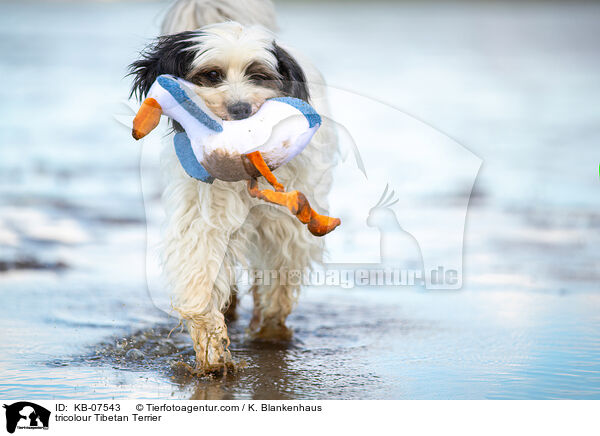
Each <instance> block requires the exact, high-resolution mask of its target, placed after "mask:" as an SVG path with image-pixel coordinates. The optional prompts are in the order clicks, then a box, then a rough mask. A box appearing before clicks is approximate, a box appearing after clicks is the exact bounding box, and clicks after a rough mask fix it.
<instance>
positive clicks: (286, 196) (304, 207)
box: [248, 179, 341, 236]
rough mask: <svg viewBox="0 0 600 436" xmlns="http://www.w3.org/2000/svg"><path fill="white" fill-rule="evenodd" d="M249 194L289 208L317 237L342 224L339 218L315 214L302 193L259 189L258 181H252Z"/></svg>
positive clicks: (249, 185)
mask: <svg viewBox="0 0 600 436" xmlns="http://www.w3.org/2000/svg"><path fill="white" fill-rule="evenodd" d="M248 192H249V193H250V195H251V196H252V197H254V198H260V199H261V200H264V201H267V202H269V203H273V204H278V205H280V206H285V207H287V208H288V209H289V210H290V212H291V213H293V214H294V215H296V218H298V220H299V221H300V222H301V223H303V224H308V230H309V231H310V232H311V233H312V234H313V235H315V236H323V235H326V234H327V233H329V232H331V231H332V230H333V229H335V228H336V227H337V226H339V225H340V224H341V221H340V219H339V218H331V217H328V216H326V215H320V214H318V213H317V212H315V211H314V210H313V209H312V208H311V207H310V204H309V202H308V200H307V199H306V197H305V196H304V194H303V193H302V192H300V191H291V192H276V191H272V190H270V189H259V188H258V181H257V180H256V179H251V180H249V181H248Z"/></svg>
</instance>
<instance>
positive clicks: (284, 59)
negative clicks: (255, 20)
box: [130, 22, 309, 120]
mask: <svg viewBox="0 0 600 436" xmlns="http://www.w3.org/2000/svg"><path fill="white" fill-rule="evenodd" d="M130 73H131V74H132V75H133V76H134V81H133V87H132V90H131V94H132V95H134V94H135V95H136V96H137V97H138V98H139V99H142V98H144V97H145V96H146V94H147V93H148V91H149V90H150V87H151V86H152V84H153V83H154V81H155V80H156V78H157V77H158V76H159V75H161V74H172V75H174V76H177V77H182V78H184V79H186V80H188V81H190V82H192V83H194V84H195V85H197V87H196V89H195V91H196V92H197V93H198V95H200V96H201V97H202V98H203V99H204V100H205V102H206V104H207V106H208V107H209V108H210V109H211V110H212V111H213V112H214V113H215V114H216V115H217V116H219V117H220V118H222V119H225V120H239V119H243V118H247V117H249V116H250V115H253V114H254V113H255V112H256V111H257V110H258V108H260V106H261V105H262V104H263V102H264V101H265V100H266V99H268V98H272V97H281V96H291V97H296V98H300V99H302V100H305V101H308V99H309V94H308V87H307V84H306V78H305V75H304V72H303V71H302V68H301V67H300V65H299V64H298V62H297V61H296V60H295V59H294V58H293V57H292V56H291V55H290V54H289V53H288V52H287V51H285V50H284V49H282V48H281V47H280V46H279V45H277V43H276V42H275V40H274V37H273V34H272V33H271V32H269V31H268V30H266V29H264V28H262V27H259V26H250V27H245V26H242V25H241V24H239V23H236V22H226V23H219V24H213V25H209V26H205V27H203V28H201V29H199V30H197V31H191V32H182V33H176V34H173V35H166V36H161V37H159V38H158V39H157V40H156V41H155V42H154V43H153V44H151V45H149V46H148V47H147V48H146V50H145V51H144V52H142V54H141V58H140V59H139V60H137V61H135V62H133V63H132V64H131V66H130Z"/></svg>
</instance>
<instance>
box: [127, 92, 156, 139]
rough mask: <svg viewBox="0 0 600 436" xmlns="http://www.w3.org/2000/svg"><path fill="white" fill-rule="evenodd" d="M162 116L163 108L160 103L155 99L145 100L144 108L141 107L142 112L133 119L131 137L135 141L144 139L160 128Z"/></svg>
mask: <svg viewBox="0 0 600 436" xmlns="http://www.w3.org/2000/svg"><path fill="white" fill-rule="evenodd" d="M161 115H162V108H161V107H160V105H159V104H158V102H157V101H156V100H155V99H153V98H147V99H146V100H144V102H143V103H142V107H140V110H139V111H138V113H137V115H136V116H135V118H134V119H133V130H132V131H131V135H132V136H133V137H134V138H135V139H142V138H143V137H144V136H146V135H147V134H148V133H150V132H151V131H152V130H154V128H155V127H156V126H158V123H159V121H160V116H161Z"/></svg>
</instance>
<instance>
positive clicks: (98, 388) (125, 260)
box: [0, 3, 600, 399]
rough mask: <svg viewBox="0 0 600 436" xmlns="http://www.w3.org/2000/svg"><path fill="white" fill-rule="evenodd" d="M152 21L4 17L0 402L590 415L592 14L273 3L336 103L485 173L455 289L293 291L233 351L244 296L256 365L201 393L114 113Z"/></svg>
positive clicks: (69, 9) (598, 316)
mask: <svg viewBox="0 0 600 436" xmlns="http://www.w3.org/2000/svg"><path fill="white" fill-rule="evenodd" d="M163 7H164V4H162V3H159V4H156V3H150V4H143V3H131V4H128V3H125V4H122V3H117V4H112V3H99V4H95V3H92V4H74V3H69V4H46V3H40V4H38V5H35V7H32V6H31V5H30V4H28V5H19V4H18V3H2V5H1V6H0V10H1V11H2V13H0V24H1V25H0V33H1V37H0V59H2V61H0V75H1V76H2V77H3V78H6V81H7V83H10V84H11V86H4V87H2V88H0V97H1V98H2V101H3V102H4V107H5V108H9V110H5V111H4V112H3V113H2V117H0V193H1V195H0V249H1V251H0V295H1V298H2V303H3V304H2V305H0V330H1V331H2V342H1V343H0V347H1V348H0V371H1V373H2V379H1V380H0V396H1V397H3V398H6V399H22V398H28V399H34V398H90V399H91V398H95V399H100V398H196V399H228V398H255V399H277V398H279V399H295V398H346V399H348V398H356V399H363V398H600V343H599V342H600V339H599V336H598V331H600V310H599V309H600V293H599V292H598V291H599V289H598V283H600V256H599V254H600V252H599V248H598V247H600V243H599V242H600V241H599V239H598V238H599V235H598V232H597V229H598V226H599V225H600V214H599V213H598V210H599V208H598V206H600V204H599V202H600V200H599V197H598V195H597V189H598V179H597V172H596V171H597V167H596V165H597V163H598V161H599V159H598V158H599V157H600V156H599V155H598V147H597V141H598V134H599V131H598V129H597V127H596V126H597V110H596V109H595V108H596V106H595V102H597V101H598V99H599V97H600V86H598V82H597V71H598V67H600V65H598V63H599V62H600V56H598V54H599V53H598V48H597V44H594V43H592V41H597V39H598V36H599V35H598V32H599V30H598V27H597V25H596V23H597V21H598V17H599V15H600V7H598V6H595V5H578V6H570V7H568V6H566V5H561V4H551V5H540V4H535V5H512V6H510V7H509V6H504V5H502V4H485V5H478V4H462V5H461V6H460V7H456V6H455V7H451V6H441V5H436V6H435V8H433V6H428V5H416V4H409V5H403V4H399V5H390V4H386V5H384V6H381V7H373V6H371V5H370V6H369V7H366V6H365V7H363V6H360V5H356V4H354V5H344V8H343V10H340V8H339V6H337V5H321V4H319V5H316V4H315V5H312V6H311V10H310V11H307V10H305V9H302V8H300V7H299V6H295V5H288V4H286V5H282V6H281V8H280V12H281V17H282V26H281V27H282V29H283V34H284V36H285V37H286V39H287V40H288V41H291V42H293V43H295V44H296V45H298V46H299V47H300V48H301V49H302V50H303V51H304V52H306V53H307V54H308V55H310V56H311V57H312V58H313V59H314V60H315V61H316V62H317V63H318V64H319V66H320V67H321V68H322V69H323V71H324V72H325V73H326V75H327V77H329V78H330V82H331V83H332V84H333V85H336V86H338V87H339V88H342V89H343V88H347V89H352V90H362V94H369V95H370V96H371V97H373V98H379V99H381V100H384V101H387V102H388V103H391V104H393V105H395V106H397V107H399V108H401V109H403V110H405V111H406V112H408V113H410V114H414V115H415V116H416V117H417V118H420V119H423V120H425V121H427V122H429V123H431V124H432V125H434V126H435V127H437V128H439V129H440V130H441V131H443V132H446V133H448V134H450V136H452V137H454V138H455V139H457V140H458V141H459V142H460V143H462V144H465V145H466V146H468V147H469V148H470V149H471V150H472V151H473V152H474V153H476V154H477V155H478V156H480V157H481V158H482V159H483V161H484V165H483V168H482V170H481V173H480V177H479V179H478V181H477V185H476V196H475V197H473V198H472V199H471V204H470V206H471V208H470V211H469V215H468V222H467V232H466V240H465V256H464V265H465V286H464V289H463V290H462V291H458V292H442V291H439V292H426V291H423V290H415V289H383V288H370V289H359V288H355V289H349V290H347V289H321V288H312V289H307V290H306V292H304V294H303V296H302V298H301V300H300V303H299V306H298V308H297V310H296V311H295V312H294V313H293V315H292V316H291V317H290V325H291V327H292V328H293V329H294V331H295V338H294V341H293V342H292V343H290V344H270V345H268V344H264V343H257V342H252V341H250V340H249V339H248V338H247V337H246V336H245V334H244V329H245V327H246V326H247V324H248V321H249V313H250V301H249V298H248V297H245V298H243V299H242V304H241V305H242V307H241V310H240V319H239V320H238V321H236V322H234V323H233V324H232V325H231V326H230V333H231V339H232V345H231V348H232V351H233V353H234V356H235V358H236V359H238V360H240V361H241V360H243V361H245V362H246V363H247V367H246V368H244V369H242V370H240V371H238V372H237V373H235V374H229V375H228V376H227V377H225V378H218V377H207V378H203V379H196V378H192V377H189V376H188V375H187V374H186V372H185V371H181V368H180V365H178V364H177V362H191V360H192V359H193V356H192V348H191V345H190V342H189V338H188V337H187V336H186V335H185V334H182V333H180V332H179V331H178V330H177V329H176V327H177V323H176V321H175V320H174V319H172V318H169V317H168V316H167V315H166V314H164V313H163V312H161V311H159V310H157V309H156V308H155V307H154V306H153V305H152V304H151V302H150V299H149V298H148V294H147V288H146V284H145V236H146V233H145V225H144V209H143V204H142V195H141V192H140V181H139V156H140V154H139V148H138V146H137V145H135V144H133V141H131V140H129V139H128V138H129V136H128V132H127V129H125V128H124V127H123V126H121V125H119V123H117V122H115V121H114V119H113V118H112V115H113V114H115V113H121V112H120V111H121V108H120V106H119V102H120V101H121V100H122V99H123V96H125V95H127V87H128V84H127V80H121V78H122V77H123V75H124V74H125V66H126V65H127V64H128V63H129V62H130V61H131V60H132V59H133V58H134V57H135V55H136V52H137V50H138V49H139V48H140V47H141V45H142V44H143V41H144V38H145V37H150V36H152V35H153V34H154V33H155V32H156V28H157V23H158V18H157V17H158V14H159V12H160V11H161V9H162V8H163ZM315 8H317V9H318V8H320V10H319V11H316V10H315ZM441 9H443V10H441ZM132 17H135V19H132ZM436 17H443V20H442V19H441V18H436ZM306 22H311V23H312V25H313V31H312V32H311V34H306V32H305V29H304V28H303V27H302V25H303V23H306ZM425 23H426V24H427V25H425ZM359 26H360V28H361V29H363V30H362V31H361V35H360V38H357V36H356V32H355V29H356V28H359ZM557 28H561V29H564V31H563V32H556V29H557ZM323 41H326V44H323ZM349 41H352V44H349V43H348V42H349ZM373 47H377V49H376V50H374V49H373ZM331 52H335V53H339V55H340V56H338V57H337V58H332V56H331ZM356 53H360V56H361V58H360V59H358V58H357V54H356ZM357 59H358V60H357ZM375 77H376V78H377V80H374V79H373V78H375ZM50 108H51V110H50ZM334 112H335V108H334ZM390 153H391V154H392V153H393V151H390ZM392 157H393V158H394V159H402V156H393V155H392V156H391V157H390V159H391V158H392ZM423 196H424V198H425V199H426V200H427V201H430V202H432V203H436V204H443V205H444V207H448V208H449V210H450V208H452V201H448V199H443V200H444V201H446V203H442V199H439V198H438V199H435V198H427V197H426V196H427V192H424V193H423ZM174 328H175V330H174V331H173V332H172V334H171V335H170V336H169V335H168V333H169V331H171V330H172V329H174Z"/></svg>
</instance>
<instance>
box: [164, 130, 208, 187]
mask: <svg viewBox="0 0 600 436" xmlns="http://www.w3.org/2000/svg"><path fill="white" fill-rule="evenodd" d="M173 143H174V144H175V153H177V157H178V158H179V162H181V166H182V167H183V169H184V170H185V172H186V173H188V175H189V176H190V177H193V178H194V179H198V180H200V181H202V182H206V183H212V182H213V181H214V180H215V178H214V177H213V176H211V175H210V174H209V173H208V171H206V169H205V168H204V167H203V166H202V164H201V163H200V162H198V159H196V156H195V155H194V151H193V150H192V143H191V142H190V138H188V135H187V134H186V133H185V132H179V133H177V134H176V135H175V137H174V138H173Z"/></svg>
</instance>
